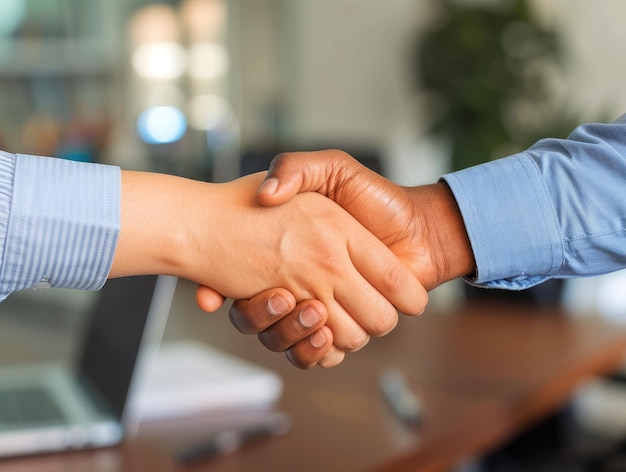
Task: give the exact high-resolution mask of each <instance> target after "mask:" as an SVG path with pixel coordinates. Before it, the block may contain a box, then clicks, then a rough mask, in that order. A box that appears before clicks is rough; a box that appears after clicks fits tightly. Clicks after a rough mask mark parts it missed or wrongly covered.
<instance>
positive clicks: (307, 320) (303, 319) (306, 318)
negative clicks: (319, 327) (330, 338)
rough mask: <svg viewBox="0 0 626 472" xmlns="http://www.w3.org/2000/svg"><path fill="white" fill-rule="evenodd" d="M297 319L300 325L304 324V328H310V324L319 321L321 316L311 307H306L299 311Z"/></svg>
mask: <svg viewBox="0 0 626 472" xmlns="http://www.w3.org/2000/svg"><path fill="white" fill-rule="evenodd" d="M299 319H300V324H301V325H302V326H304V327H305V328H310V327H311V326H315V325H316V324H317V323H319V322H320V320H321V319H322V317H321V316H320V314H319V313H318V312H317V311H316V310H314V309H313V308H307V309H305V310H303V311H302V312H300V316H299Z"/></svg>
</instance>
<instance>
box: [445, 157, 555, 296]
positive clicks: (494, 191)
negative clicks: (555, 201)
mask: <svg viewBox="0 0 626 472" xmlns="http://www.w3.org/2000/svg"><path fill="white" fill-rule="evenodd" d="M442 179H443V180H444V181H445V182H446V183H447V184H448V186H449V187H450V189H451V190H452V193H453V194H454V197H455V198H456V201H457V204H458V206H459V209H460V211H461V214H462V216H463V221H464V223H465V228H466V230H467V233H468V236H469V239H470V243H471V245H472V250H473V251H474V257H475V259H476V268H477V271H476V274H475V276H474V278H472V279H471V280H468V282H470V283H472V284H473V285H478V286H486V287H492V288H505V289H511V290H522V289H525V288H528V287H531V286H533V285H537V284H539V283H541V282H544V281H545V280H547V279H548V278H549V276H548V275H549V274H551V273H553V272H555V271H556V270H558V268H559V267H561V266H562V264H563V261H564V255H563V248H562V245H561V238H560V237H559V234H560V232H559V228H558V226H557V221H556V217H555V215H554V212H553V211H552V205H551V202H550V198H549V194H548V192H547V190H546V188H545V186H544V184H543V181H542V179H541V175H540V173H539V171H538V169H537V168H536V166H535V164H534V162H533V161H532V160H531V159H530V158H529V156H528V155H527V154H526V153H519V154H514V155H512V156H510V157H507V158H504V159H499V160H496V161H492V162H489V163H488V164H484V165H479V166H475V167H470V168H468V169H464V170H461V171H458V172H453V173H450V174H446V175H444V176H443V177H442Z"/></svg>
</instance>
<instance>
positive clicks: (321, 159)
mask: <svg viewBox="0 0 626 472" xmlns="http://www.w3.org/2000/svg"><path fill="white" fill-rule="evenodd" d="M348 166H355V167H359V166H360V164H358V162H357V161H356V160H355V159H354V158H352V157H351V156H350V155H349V154H347V153H345V152H343V151H339V150H336V149H331V150H325V151H313V152H297V153H283V154H279V155H278V156H276V157H275V158H274V159H272V162H271V164H270V167H269V171H268V173H267V175H266V177H265V180H264V182H263V183H262V184H261V186H260V187H259V190H258V191H257V194H256V197H255V198H256V201H257V203H260V204H261V205H265V206H274V205H280V204H282V203H285V202H286V201H288V200H289V199H291V198H292V197H293V196H294V195H296V194H297V193H300V192H319V193H321V194H323V195H326V196H328V191H334V189H335V185H332V184H330V185H329V182H337V181H341V179H337V178H333V179H331V178H330V177H331V176H333V175H334V176H335V177H336V176H337V175H338V174H341V172H342V171H343V169H344V168H345V167H348Z"/></svg>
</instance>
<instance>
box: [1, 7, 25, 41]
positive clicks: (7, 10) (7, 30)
mask: <svg viewBox="0 0 626 472" xmlns="http://www.w3.org/2000/svg"><path fill="white" fill-rule="evenodd" d="M25 14H26V1H25V0H2V1H1V2H0V35H7V34H11V33H13V32H14V31H15V30H16V29H17V28H18V27H19V26H20V25H21V24H22V21H23V20H24V15H25Z"/></svg>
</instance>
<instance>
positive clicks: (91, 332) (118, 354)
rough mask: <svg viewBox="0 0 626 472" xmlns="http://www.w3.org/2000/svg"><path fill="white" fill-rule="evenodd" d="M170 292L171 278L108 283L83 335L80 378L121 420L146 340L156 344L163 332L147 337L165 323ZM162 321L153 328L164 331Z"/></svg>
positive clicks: (169, 302) (79, 362)
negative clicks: (158, 318)
mask: <svg viewBox="0 0 626 472" xmlns="http://www.w3.org/2000/svg"><path fill="white" fill-rule="evenodd" d="M172 281H173V282H172ZM164 282H167V284H166V285H167V286H168V287H166V288H167V290H164ZM172 284H173V285H172ZM174 287H175V279H174V278H173V277H164V276H138V277H127V278H119V279H111V280H109V281H108V282H107V283H106V284H105V286H104V287H103V288H102V289H101V290H100V294H99V299H98V301H97V303H96V306H95V309H94V312H93V313H92V317H91V320H90V321H89V323H88V324H87V328H86V331H85V333H84V338H83V339H84V344H83V349H82V352H81V353H80V357H79V360H78V373H79V376H80V378H81V379H82V380H86V381H87V382H86V383H87V384H88V385H89V386H90V387H95V389H96V390H97V391H99V395H100V396H101V397H104V400H105V401H106V403H108V406H109V408H111V409H112V410H113V413H114V414H115V416H116V417H118V418H120V419H122V415H123V413H124V408H125V406H126V403H127V399H128V395H129V390H130V388H131V384H132V381H133V375H134V373H136V370H137V367H138V363H139V361H140V354H141V352H142V351H143V350H144V349H145V348H146V347H147V346H146V344H149V342H150V341H153V342H154V341H156V342H158V341H159V340H160V334H161V332H159V333H149V331H150V326H151V325H152V326H154V324H155V320H154V318H156V317H160V318H162V319H163V318H165V319H166V317H167V314H168V313H169V310H170V306H171V300H172V296H173V292H174ZM162 321H163V322H162V323H156V324H157V325H158V324H160V325H161V326H164V324H165V321H164V319H163V320H162ZM152 331H154V329H152ZM151 334H152V335H151ZM150 335H151V336H150ZM156 336H158V338H159V339H154V338H155V337H156ZM150 337H152V338H153V339H150Z"/></svg>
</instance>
